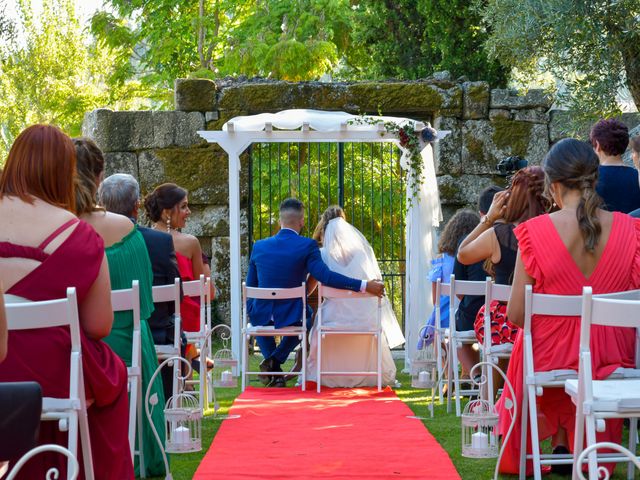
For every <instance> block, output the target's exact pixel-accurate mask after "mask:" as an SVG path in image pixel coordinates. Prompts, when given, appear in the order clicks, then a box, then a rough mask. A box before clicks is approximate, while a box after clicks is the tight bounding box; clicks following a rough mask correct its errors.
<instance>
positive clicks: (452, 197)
mask: <svg viewBox="0 0 640 480" xmlns="http://www.w3.org/2000/svg"><path fill="white" fill-rule="evenodd" d="M494 183H495V182H494V181H493V179H492V177H491V176H479V175H460V176H452V175H442V176H440V177H438V190H439V192H440V201H441V202H442V204H443V205H456V206H459V207H470V208H472V209H473V210H477V204H478V197H479V196H480V192H481V191H482V190H483V189H485V188H486V187H488V186H489V185H493V184H494Z"/></svg>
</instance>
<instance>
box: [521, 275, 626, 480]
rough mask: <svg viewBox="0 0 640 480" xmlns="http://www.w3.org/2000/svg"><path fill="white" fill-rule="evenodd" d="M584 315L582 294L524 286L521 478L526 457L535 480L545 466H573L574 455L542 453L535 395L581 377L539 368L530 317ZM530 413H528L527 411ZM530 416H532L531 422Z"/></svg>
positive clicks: (620, 373)
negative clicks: (546, 291)
mask: <svg viewBox="0 0 640 480" xmlns="http://www.w3.org/2000/svg"><path fill="white" fill-rule="evenodd" d="M634 294H635V293H634V292H620V293H613V294H607V295H599V296H598V297H600V298H629V296H630V295H634ZM581 314H582V296H581V295H545V294H539V293H535V294H534V293H533V289H532V287H531V285H527V286H526V287H525V310H524V328H523V345H522V346H523V348H522V351H523V353H522V354H523V371H524V375H523V391H524V395H523V399H522V419H521V420H522V437H521V446H522V448H521V449H520V478H521V479H524V476H525V472H526V461H527V459H530V460H533V475H534V478H535V480H540V478H541V475H542V473H541V466H542V465H561V464H566V465H570V464H572V463H573V456H572V455H570V454H545V455H541V454H540V437H539V434H538V421H537V418H538V410H537V404H536V396H540V395H542V393H543V391H544V389H545V388H564V387H565V382H566V381H567V380H575V379H577V378H578V372H576V371H575V370H570V369H562V370H551V371H546V372H545V371H539V370H536V367H535V364H534V361H533V358H534V353H533V340H532V336H531V317H532V316H533V315H548V316H565V317H578V316H580V315H581ZM614 375H615V376H616V377H619V376H620V375H622V376H624V372H622V371H616V372H614ZM527 412H528V415H527V414H526V413H527ZM530 419H533V420H531V421H529V420H530ZM528 425H531V455H527V453H526V444H527V443H526V440H527V435H528V432H527V429H528Z"/></svg>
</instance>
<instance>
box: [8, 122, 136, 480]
mask: <svg viewBox="0 0 640 480" xmlns="http://www.w3.org/2000/svg"><path fill="white" fill-rule="evenodd" d="M75 163H76V157H75V150H74V147H73V144H72V143H71V139H70V138H69V137H67V136H66V135H65V134H64V133H62V132H61V131H60V130H58V129H57V128H55V127H52V126H48V125H34V126H32V127H29V128H27V129H26V130H25V131H23V132H22V133H21V134H20V135H19V136H18V138H17V139H16V140H15V142H14V144H13V146H12V147H11V151H10V153H9V157H8V159H7V163H6V165H5V170H4V172H3V174H2V176H1V177H0V221H1V222H2V224H3V225H5V226H10V228H3V229H1V230H0V282H2V283H3V284H4V286H5V287H6V288H7V294H8V298H7V299H6V301H7V302H17V301H20V302H24V301H42V300H52V299H57V298H64V297H65V296H66V290H67V288H68V287H75V288H76V293H77V299H78V312H79V316H80V333H81V340H82V368H83V374H84V385H85V390H86V396H87V399H90V400H92V402H93V403H92V405H91V406H90V407H89V408H88V419H89V430H90V434H91V450H92V455H93V466H94V473H95V477H96V478H99V479H107V480H126V479H131V478H133V463H132V461H131V453H130V451H129V441H128V437H127V427H128V417H129V412H128V400H127V370H126V367H125V364H124V363H123V362H122V360H121V359H120V358H119V357H118V356H117V355H116V354H115V353H113V351H112V350H111V349H110V348H109V346H108V345H106V344H105V343H104V342H102V341H101V339H102V338H104V337H105V336H107V335H108V334H109V331H110V329H111V325H112V322H113V313H112V310H111V301H110V283H109V271H108V267H107V261H106V259H105V254H104V243H103V241H102V239H101V238H100V236H99V235H98V234H97V233H96V232H95V231H94V229H93V228H92V227H91V226H89V225H88V224H87V223H85V222H83V221H80V220H78V219H77V218H76V217H75V215H73V214H72V213H71V211H74V210H75V198H74V197H75V196H74V189H73V185H74V176H75ZM70 348H71V347H70V338H69V331H68V329H66V328H64V327H55V328H48V329H38V330H21V331H13V332H10V334H9V345H8V349H9V352H8V356H7V358H6V360H5V361H4V362H3V363H2V364H0V382H19V381H36V382H38V383H39V384H40V386H41V387H42V394H43V396H47V397H58V398H64V397H66V396H68V395H69V353H70ZM39 443H40V444H43V443H57V444H59V445H66V444H67V433H66V432H61V431H59V429H58V424H57V422H43V423H42V424H41V426H40V436H39ZM78 458H79V463H80V468H81V470H82V469H83V467H82V460H81V459H82V452H81V448H79V449H78ZM51 467H57V468H58V469H59V470H60V473H61V478H65V477H66V459H65V458H64V457H63V456H61V455H58V454H44V455H38V456H37V457H36V458H34V459H33V460H30V461H29V463H28V464H27V465H26V467H25V468H23V469H22V470H21V473H20V475H19V478H24V479H33V478H44V476H45V473H46V472H47V471H48V469H49V468H51ZM81 477H83V476H82V475H81Z"/></svg>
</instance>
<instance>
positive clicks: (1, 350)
mask: <svg viewBox="0 0 640 480" xmlns="http://www.w3.org/2000/svg"><path fill="white" fill-rule="evenodd" d="M7 338H8V333H7V317H6V314H5V311H4V294H3V292H2V285H0V363H2V362H3V361H4V359H5V358H6V356H7Z"/></svg>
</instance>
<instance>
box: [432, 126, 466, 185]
mask: <svg viewBox="0 0 640 480" xmlns="http://www.w3.org/2000/svg"><path fill="white" fill-rule="evenodd" d="M461 124H462V122H461V121H460V120H458V119H456V118H451V117H438V118H437V119H436V122H435V128H436V129H437V130H451V133H450V134H449V135H447V136H446V137H445V138H443V139H442V140H440V141H439V142H437V143H435V153H436V155H435V157H436V160H437V162H436V174H437V175H445V174H452V175H459V174H461V173H462V156H461V154H462V128H461Z"/></svg>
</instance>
